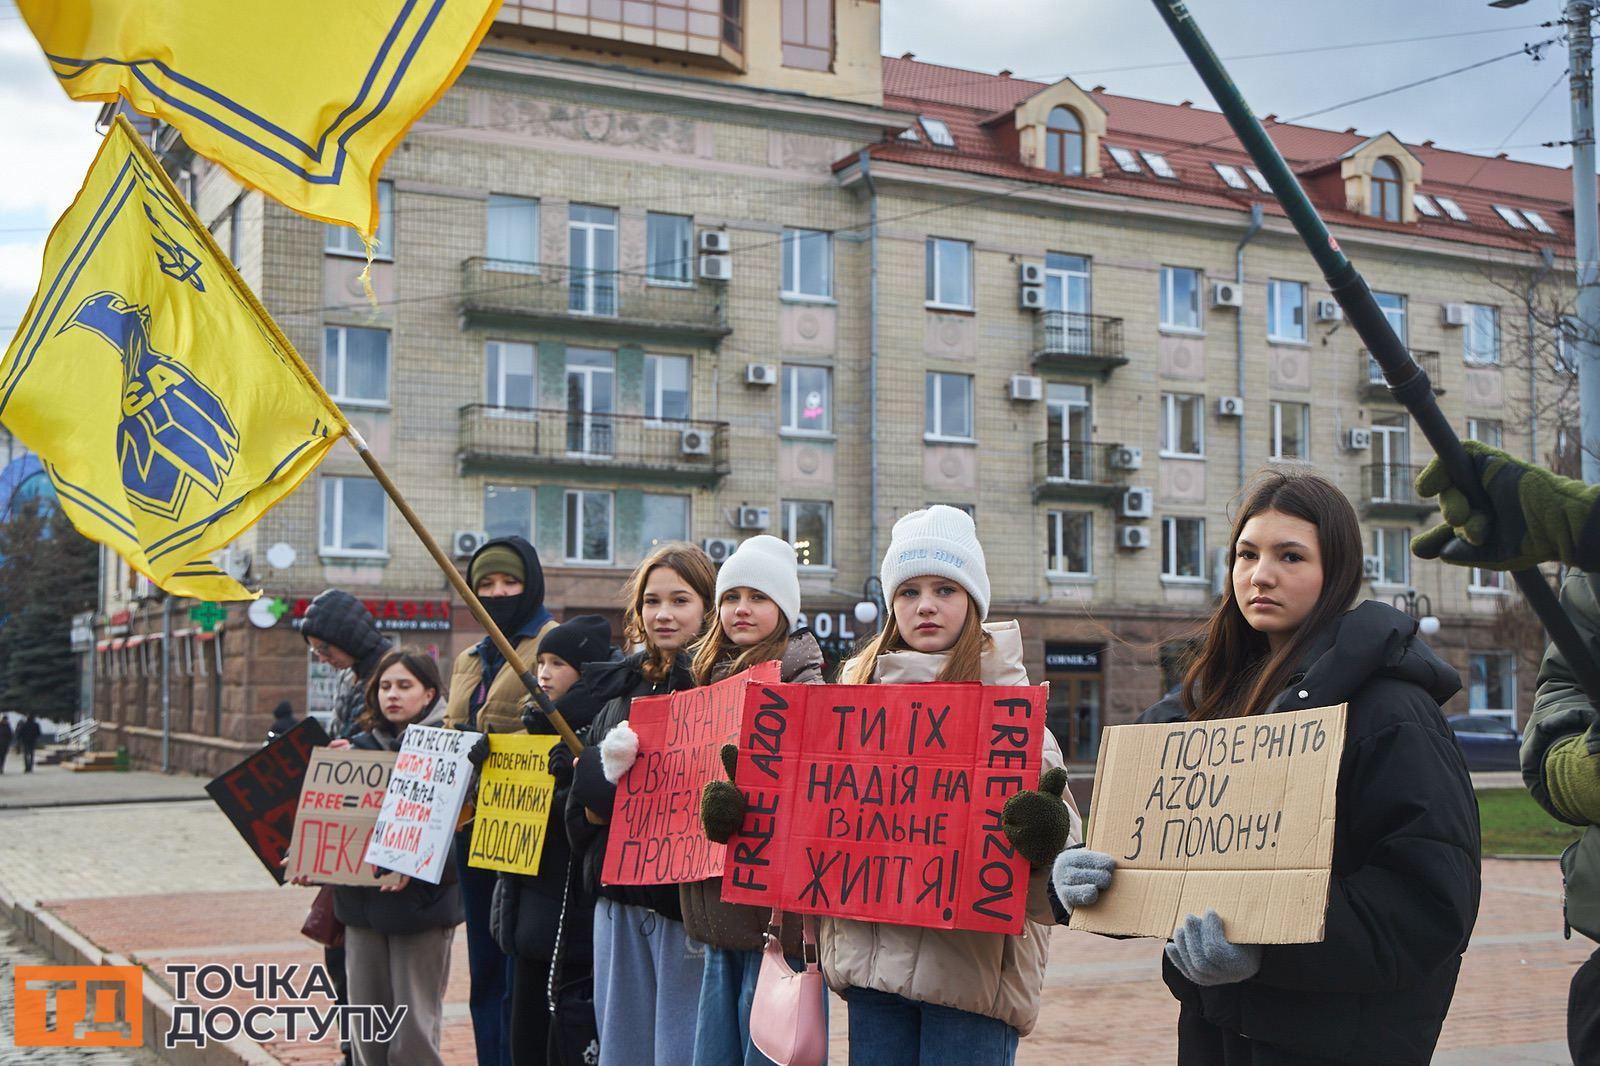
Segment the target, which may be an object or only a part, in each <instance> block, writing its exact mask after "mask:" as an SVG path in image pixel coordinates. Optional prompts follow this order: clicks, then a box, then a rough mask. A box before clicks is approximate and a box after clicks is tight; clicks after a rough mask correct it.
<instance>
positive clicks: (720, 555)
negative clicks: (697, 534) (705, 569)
mask: <svg viewBox="0 0 1600 1066" xmlns="http://www.w3.org/2000/svg"><path fill="white" fill-rule="evenodd" d="M700 547H702V548H704V549H705V553H706V554H707V555H709V556H710V557H711V561H712V562H713V563H716V564H717V565H718V566H721V565H722V564H723V563H725V562H727V561H728V556H730V555H732V554H733V553H734V552H735V551H736V550H738V547H739V542H738V541H736V540H734V539H733V538H732V537H707V538H706V539H705V540H703V541H701V542H700Z"/></svg>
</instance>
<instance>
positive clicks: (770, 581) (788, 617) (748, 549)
mask: <svg viewBox="0 0 1600 1066" xmlns="http://www.w3.org/2000/svg"><path fill="white" fill-rule="evenodd" d="M736 588H752V589H755V590H756V591H757V592H764V593H766V594H767V595H768V596H769V597H770V598H771V599H772V602H773V603H775V604H777V605H778V610H780V611H782V612H783V617H784V621H785V622H787V623H788V625H789V627H790V628H791V629H792V628H793V627H794V625H795V620H796V619H798V618H799V617H800V573H799V571H798V570H797V569H796V563H795V554H794V545H792V544H790V543H789V542H788V541H786V540H779V539H778V538H777V537H774V536H771V535H769V534H766V533H762V534H760V535H759V536H754V537H751V538H750V539H749V540H747V541H745V542H744V543H743V544H741V545H739V547H738V548H737V549H736V550H735V551H734V553H733V554H732V555H730V556H728V559H727V561H726V562H724V563H723V564H722V569H720V570H718V571H717V603H718V604H721V603H722V597H723V594H724V593H726V592H727V591H728V590H729V589H736Z"/></svg>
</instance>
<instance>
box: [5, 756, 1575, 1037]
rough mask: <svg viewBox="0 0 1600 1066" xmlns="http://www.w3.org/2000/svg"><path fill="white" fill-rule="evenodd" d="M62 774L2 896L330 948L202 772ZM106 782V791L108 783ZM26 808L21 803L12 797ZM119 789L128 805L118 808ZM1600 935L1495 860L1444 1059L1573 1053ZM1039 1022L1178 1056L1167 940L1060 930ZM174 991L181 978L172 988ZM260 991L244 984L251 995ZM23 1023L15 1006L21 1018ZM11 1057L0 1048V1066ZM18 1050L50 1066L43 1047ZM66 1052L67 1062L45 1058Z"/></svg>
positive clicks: (153, 936) (454, 969)
mask: <svg viewBox="0 0 1600 1066" xmlns="http://www.w3.org/2000/svg"><path fill="white" fill-rule="evenodd" d="M57 774H58V776H60V777H64V778H68V779H74V778H79V777H94V778H102V779H103V778H113V779H120V784H119V783H117V782H115V781H112V782H107V783H106V784H104V785H101V784H98V783H97V784H96V785H94V786H91V787H89V788H86V789H85V790H84V791H82V792H77V791H67V790H70V789H77V788H78V787H79V786H78V785H77V783H76V781H67V782H61V783H60V784H59V786H58V784H57V782H54V781H50V780H48V776H49V775H48V773H47V772H46V771H43V770H41V771H40V772H39V773H37V774H35V775H33V776H34V777H35V778H37V779H38V780H37V781H32V782H29V783H28V784H27V785H26V786H22V788H23V789H26V790H30V791H27V792H25V793H22V794H21V799H22V800H23V801H26V800H27V799H28V798H29V796H32V797H34V798H38V799H43V800H55V799H59V798H61V797H62V796H63V795H73V796H78V797H84V796H98V798H95V799H87V800H85V799H81V798H80V800H79V802H80V803H84V804H94V805H78V806H56V807H40V806H32V805H23V803H20V802H16V801H17V799H18V796H19V792H18V791H12V789H13V785H12V782H11V781H10V778H11V775H10V774H6V775H4V776H5V781H4V783H3V784H0V789H5V790H6V791H0V893H3V894H5V895H7V896H11V897H15V898H17V899H20V900H22V901H25V902H32V901H39V903H40V906H41V907H42V909H43V910H45V911H47V912H48V913H50V914H51V915H53V916H54V917H55V918H57V919H59V920H60V921H62V922H65V923H66V924H67V925H69V926H71V927H72V928H74V929H75V930H77V932H78V933H80V934H81V935H82V936H84V937H85V938H87V939H88V940H89V941H91V942H93V943H94V944H95V945H97V946H99V947H100V948H102V949H105V950H108V951H116V952H121V953H123V954H126V955H128V956H129V957H131V958H133V959H135V960H136V961H138V962H140V963H143V964H144V965H145V966H147V967H149V968H150V969H151V971H152V972H153V973H155V974H156V976H157V977H158V978H160V979H165V977H166V974H165V971H164V967H165V966H166V965H167V964H169V963H179V962H181V963H192V964H195V965H205V964H207V963H212V962H216V963H223V964H230V963H241V964H245V965H250V964H254V963H279V964H289V963H298V964H300V965H301V966H302V967H305V966H310V965H314V964H316V963H318V962H320V960H321V954H322V953H321V949H320V948H319V947H318V946H317V945H315V944H312V943H311V942H310V941H308V940H306V939H305V938H303V937H301V936H300V935H299V928H300V923H301V921H302V919H303V918H304V917H305V913H306V909H307V908H308V907H309V906H310V902H311V897H312V890H310V889H304V888H295V887H293V886H287V887H282V888H280V887H277V886H275V885H274V884H273V882H272V879H271V878H270V877H269V876H268V875H267V873H266V871H264V870H263V869H262V868H261V866H260V864H259V863H258V862H257V861H256V859H255V857H254V856H253V855H252V854H251V853H250V851H249V849H248V848H246V847H245V844H244V842H243V841H242V840H240V839H239V837H238V834H237V833H235V832H234V830H233V828H232V826H231V825H229V823H228V822H227V820H226V819H225V818H224V817H223V816H222V814H221V812H220V811H218V810H217V809H216V807H215V806H214V805H213V804H212V803H211V802H210V800H209V799H204V800H199V801H189V802H182V801H178V802H159V803H158V802H144V800H147V799H148V800H156V799H162V800H171V798H172V797H173V796H174V795H176V796H180V797H181V796H182V795H183V792H182V789H183V788H189V789H190V790H191V794H194V793H195V792H198V791H199V788H200V784H201V783H200V782H198V781H197V780H196V779H193V778H169V777H163V776H162V775H159V774H145V775H137V776H136V775H134V774H105V775H73V774H66V773H64V772H60V771H57ZM94 789H105V791H104V792H103V793H96V792H95V791H93V790H94ZM8 800H10V801H11V802H10V803H9V804H7V801H8ZM119 801H120V802H119ZM1592 948H1593V945H1592V944H1590V943H1589V942H1588V941H1586V940H1584V939H1583V938H1581V937H1577V938H1574V939H1573V940H1570V941H1569V940H1564V939H1563V938H1562V935H1561V877H1560V872H1559V870H1558V869H1557V867H1556V864H1555V863H1554V862H1531V861H1521V862H1519V861H1508V860H1497V859H1490V860H1487V861H1486V862H1485V863H1484V894H1483V906H1482V910H1481V913H1480V916H1479V920H1478V926H1477V930H1476V933H1475V935H1474V938H1473V943H1472V946H1471V948H1470V950H1469V951H1468V952H1467V955H1466V960H1465V963H1464V965H1463V968H1462V975H1461V980H1460V983H1459V985H1458V988H1457V992H1456V997H1455V1002H1454V1005H1453V1007H1452V1009H1451V1013H1450V1017H1449V1019H1448V1020H1447V1021H1446V1023H1445V1029H1444V1034H1443V1036H1442V1038H1441V1040H1440V1044H1439V1053H1438V1055H1437V1056H1436V1057H1435V1060H1434V1061H1435V1063H1437V1064H1440V1066H1490V1064H1494V1066H1500V1064H1518V1066H1521V1064H1534V1063H1537V1064H1541V1066H1546V1064H1557V1063H1560V1064H1565V1063H1567V1062H1568V1059H1567V1056H1566V1047H1565V1042H1564V1037H1565V1031H1566V1030H1565V1010H1566V997H1567V985H1568V982H1569V981H1570V980H1571V976H1572V972H1573V970H1574V969H1575V968H1576V967H1577V965H1578V964H1579V963H1581V962H1582V961H1583V960H1584V959H1585V958H1587V956H1588V954H1589V952H1590V950H1591V949H1592ZM1050 955H1051V958H1050V965H1049V968H1048V970H1047V973H1046V981H1045V990H1044V1005H1043V1010H1042V1012H1041V1016H1040V1020H1039V1024H1038V1027H1037V1028H1036V1029H1035V1031H1034V1033H1033V1034H1032V1035H1031V1036H1029V1037H1028V1038H1026V1039H1025V1040H1023V1042H1022V1045H1021V1049H1020V1051H1019V1054H1018V1057H1017V1061H1018V1063H1019V1064H1023V1066H1035V1064H1036V1066H1045V1064H1047V1063H1048V1064H1054V1063H1058V1062H1062V1061H1066V1060H1067V1059H1069V1058H1070V1059H1071V1060H1073V1061H1083V1062H1093V1063H1096V1064H1097V1066H1115V1064H1129V1066H1133V1064H1140V1066H1143V1064H1146V1063H1160V1062H1171V1061H1173V1059H1174V1056H1175V1043H1174V1034H1175V1029H1176V1020H1177V1005H1176V1004H1175V1003H1174V1002H1173V1000H1172V997H1171V996H1170V995H1169V994H1168V992H1167V990H1166V987H1165V986H1164V985H1163V984H1162V982H1161V977H1160V965H1159V964H1160V956H1161V945H1160V943H1159V942H1157V941H1154V940H1108V939H1104V938H1101V937H1095V936H1091V935H1088V934H1084V933H1068V932H1066V931H1065V930H1057V931H1056V933H1055V935H1054V936H1053V938H1052V942H1051V952H1050ZM165 983H167V984H168V985H169V987H170V984H171V982H170V981H167V982H165ZM466 997H467V957H466V944H465V936H464V933H458V935H457V938H456V944H455V949H454V953H453V955H452V958H451V979H450V986H449V991H448V994H447V996H446V1001H445V1027H444V1039H443V1050H444V1057H445V1060H446V1061H447V1062H449V1063H451V1064H452V1066H454V1064H462V1066H467V1064H470V1063H472V1061H473V1051H472V1027H471V1020H470V1017H469V1016H468V1013H467V1006H466ZM248 998H249V993H247V992H242V991H241V992H239V993H237V994H236V997H235V1003H236V1004H238V1005H248V1004H246V1003H245V1001H246V1000H248ZM829 1014H830V1022H831V1023H832V1024H831V1026H830V1029H831V1032H830V1036H831V1040H830V1044H831V1051H832V1053H831V1056H830V1058H831V1061H833V1062H835V1063H844V1062H845V1061H847V1047H848V1024H847V1020H846V1014H845V1008H844V1004H843V1002H842V1001H840V1000H839V999H838V998H836V997H830V1004H829ZM5 1020H6V1021H7V1022H8V1021H9V1016H8V1017H7V1018H6V1019H5ZM266 1050H267V1051H268V1053H269V1054H271V1055H272V1056H274V1057H276V1058H277V1060H278V1061H280V1062H283V1063H292V1064H300V1063H307V1064H309V1063H330V1064H331V1063H332V1062H334V1061H335V1059H336V1058H337V1055H336V1050H335V1047H334V1044H333V1042H332V1041H324V1042H323V1043H322V1044H320V1045H313V1044H307V1043H304V1042H301V1043H297V1044H292V1045H291V1044H289V1043H287V1042H284V1041H278V1042H275V1043H271V1044H269V1045H268V1046H267V1049H266ZM4 1061H9V1060H6V1059H4V1058H3V1056H0V1062H4ZM19 1061H28V1062H31V1061H34V1060H31V1059H26V1060H19ZM39 1061H52V1060H43V1059H41V1060H39Z"/></svg>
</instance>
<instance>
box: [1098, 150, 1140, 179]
mask: <svg viewBox="0 0 1600 1066" xmlns="http://www.w3.org/2000/svg"><path fill="white" fill-rule="evenodd" d="M1106 151H1108V152H1110V153H1111V161H1112V162H1113V163H1115V164H1117V169H1118V170H1120V171H1122V172H1123V173H1124V174H1143V173H1144V167H1142V166H1140V165H1139V157H1138V156H1136V155H1134V154H1133V149H1132V148H1124V147H1122V146H1121V145H1119V144H1108V145H1106Z"/></svg>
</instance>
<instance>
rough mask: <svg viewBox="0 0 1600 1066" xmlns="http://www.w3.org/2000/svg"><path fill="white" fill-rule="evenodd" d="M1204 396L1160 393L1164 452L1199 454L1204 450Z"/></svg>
mask: <svg viewBox="0 0 1600 1066" xmlns="http://www.w3.org/2000/svg"><path fill="white" fill-rule="evenodd" d="M1205 402H1206V398H1205V397H1204V396H1189V395H1184V394H1182V393H1176V392H1164V393H1162V394H1161V454H1162V455H1171V456H1184V457H1191V458H1199V457H1201V456H1203V455H1204V454H1205Z"/></svg>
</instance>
